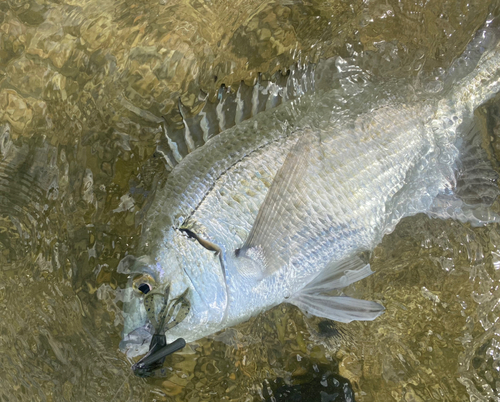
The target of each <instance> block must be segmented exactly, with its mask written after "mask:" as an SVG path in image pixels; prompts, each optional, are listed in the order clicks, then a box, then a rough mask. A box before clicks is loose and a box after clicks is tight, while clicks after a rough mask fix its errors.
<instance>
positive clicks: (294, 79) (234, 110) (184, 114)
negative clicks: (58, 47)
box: [158, 62, 323, 169]
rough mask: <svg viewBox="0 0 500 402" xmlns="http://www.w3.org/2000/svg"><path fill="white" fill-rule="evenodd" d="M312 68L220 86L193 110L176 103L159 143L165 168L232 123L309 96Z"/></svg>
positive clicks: (307, 66) (311, 86) (202, 98)
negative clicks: (213, 95) (249, 83)
mask: <svg viewBox="0 0 500 402" xmlns="http://www.w3.org/2000/svg"><path fill="white" fill-rule="evenodd" d="M321 63H323V62H321ZM315 68H316V65H315V64H312V63H309V64H304V65H301V64H297V65H294V66H292V67H291V68H290V69H289V70H287V71H286V73H285V74H284V73H282V72H280V71H278V72H277V73H275V74H274V75H273V77H272V78H271V79H270V80H269V81H266V80H263V79H262V76H261V75H259V78H258V79H257V80H256V82H255V84H254V85H253V86H248V85H246V84H245V83H244V82H243V81H242V82H241V83H240V84H239V85H238V86H236V87H228V86H225V85H224V84H222V85H221V87H220V88H219V90H218V92H217V97H216V99H215V101H212V100H210V99H209V96H208V95H206V94H205V93H203V95H204V96H198V99H197V101H195V103H194V104H193V106H192V107H188V106H186V105H185V104H183V103H182V102H181V100H179V102H178V108H177V110H173V111H172V112H170V113H169V114H168V115H167V116H164V120H165V122H164V136H163V138H162V139H161V140H160V142H159V144H158V151H159V153H160V154H161V155H163V157H164V158H165V161H166V162H167V167H168V168H169V169H173V168H174V166H176V165H177V164H178V163H179V162H180V161H181V160H182V159H183V158H184V157H185V156H186V155H187V154H189V153H191V152H192V151H194V150H195V149H196V148H198V147H200V146H203V144H205V142H207V141H208V140H209V139H210V138H212V137H213V136H215V135H217V134H219V133H220V132H222V131H224V130H227V129H228V128H231V127H233V126H234V125H235V124H238V123H240V122H242V121H244V120H247V119H249V118H251V117H253V116H255V115H256V114H258V113H260V112H263V111H265V110H269V109H271V108H274V107H277V106H279V105H280V104H281V103H283V102H287V101H290V100H293V99H297V98H298V97H300V96H302V95H304V94H306V93H311V92H312V91H313V90H314V71H315Z"/></svg>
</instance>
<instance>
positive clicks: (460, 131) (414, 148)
mask: <svg viewBox="0 0 500 402" xmlns="http://www.w3.org/2000/svg"><path fill="white" fill-rule="evenodd" d="M499 62H500V50H499V48H498V46H494V47H493V48H492V49H491V50H489V51H488V52H486V53H484V54H483V55H482V57H481V59H480V60H479V63H478V65H477V67H476V68H475V69H474V70H473V71H472V72H470V73H469V74H467V75H466V76H465V77H463V78H461V79H459V80H457V81H456V82H455V83H454V84H453V86H452V88H451V89H450V90H449V91H447V93H446V95H445V96H444V97H442V98H441V99H436V98H434V97H426V98H425V99H421V100H412V101H406V102H405V101H402V98H401V97H399V98H396V97H394V96H386V97H385V98H384V97H380V96H378V95H377V92H376V91H373V92H371V93H370V92H369V91H365V92H360V93H358V94H356V95H355V96H353V97H352V98H351V103H350V104H349V105H347V106H346V105H345V98H342V97H339V95H338V91H337V90H331V91H325V92H320V91H317V92H316V93H314V94H312V95H307V96H302V97H300V98H298V99H296V100H295V101H293V102H288V103H284V104H282V105H280V106H278V107H276V108H275V109H273V110H267V111H265V112H262V113H260V114H258V115H257V116H255V117H253V118H251V119H249V120H246V121H243V122H241V123H239V124H238V125H236V126H235V127H233V128H231V129H229V130H226V131H224V132H222V133H221V134H219V135H218V136H216V137H214V138H212V139H210V140H209V141H208V142H206V143H205V144H204V145H203V146H202V147H200V148H198V149H195V150H194V151H192V152H191V153H189V154H188V155H187V156H186V157H184V158H183V159H182V161H181V162H180V163H179V164H178V165H177V166H175V168H174V169H173V170H172V172H171V174H170V175H169V177H168V181H167V183H166V184H165V186H164V187H163V188H162V189H161V190H158V191H157V193H156V195H155V201H154V202H153V205H152V206H151V208H150V210H149V212H148V222H149V223H148V225H147V226H146V228H145V230H144V243H143V247H142V251H143V253H144V256H142V257H140V258H137V259H134V260H133V261H127V262H126V263H124V264H122V267H121V270H122V272H127V273H129V274H132V276H133V275H135V274H140V273H144V272H146V273H149V275H150V277H152V279H153V281H154V284H151V287H156V288H159V289H162V288H164V287H165V286H167V284H169V285H170V288H169V289H170V294H171V295H180V294H183V292H185V291H186V289H188V295H189V296H188V297H189V301H190V304H191V311H190V312H189V314H188V315H187V317H186V318H185V319H184V320H183V321H182V322H180V323H179V324H178V325H177V326H175V327H174V328H172V329H170V330H169V331H168V332H167V334H166V336H167V340H168V341H169V342H171V341H172V340H174V339H176V338H178V337H183V338H184V339H186V341H187V342H190V341H194V340H197V339H200V338H202V337H204V336H207V335H210V334H212V333H214V332H216V331H219V330H221V329H223V328H226V327H229V326H232V325H235V324H237V323H239V322H242V321H244V320H246V319H248V318H249V317H251V316H253V315H256V314H258V313H259V312H261V311H264V310H267V309H269V308H271V307H273V306H275V305H278V304H280V303H282V302H284V301H288V302H290V303H293V304H296V305H297V306H299V307H300V308H301V309H303V310H306V311H308V312H311V313H312V314H315V315H318V316H322V317H326V318H330V319H335V320H338V321H343V322H349V321H351V320H354V319H359V320H371V319H374V318H376V317H377V316H378V315H380V314H381V313H382V312H383V307H382V306H380V305H379V304H377V303H375V302H372V301H364V300H357V299H352V298H349V297H344V296H342V295H341V293H340V292H339V291H337V293H336V294H332V290H335V289H341V288H342V287H345V286H347V285H349V284H350V283H353V282H355V281H357V280H360V279H363V278H364V277H366V276H368V275H369V274H371V270H370V267H369V265H368V264H367V263H366V262H363V261H362V259H360V257H359V253H360V252H363V251H366V250H372V249H373V248H374V247H375V246H376V245H377V244H378V243H379V242H380V241H381V239H382V237H383V236H384V235H385V234H387V233H389V232H391V231H392V230H393V229H394V228H395V226H396V224H397V223H398V222H399V221H400V220H401V219H402V218H403V217H405V216H410V215H414V214H416V213H420V212H426V213H429V214H430V215H432V216H442V217H454V218H457V219H462V220H468V221H470V222H472V223H475V224H481V223H484V222H486V221H488V219H480V218H477V217H476V215H477V214H476V215H474V214H471V212H470V210H469V206H467V205H465V204H464V203H462V202H461V200H460V199H458V198H457V197H456V195H455V194H454V189H455V187H456V172H455V170H456V169H455V168H456V165H455V163H456V160H457V157H458V155H459V144H458V142H459V141H458V142H457V140H458V139H460V138H462V137H465V136H466V134H467V133H469V134H470V132H471V131H472V132H473V131H474V130H475V128H474V118H473V112H474V109H475V108H476V107H477V106H478V105H479V104H481V103H483V102H485V101H486V100H487V99H489V98H490V97H492V96H493V95H494V94H495V93H497V92H498V91H499V90H500V74H499V68H498V66H499ZM353 105H357V106H353ZM436 200H438V201H439V202H437V201H436ZM491 216H492V215H491ZM491 216H490V218H491V219H490V220H495V219H496V218H495V217H491ZM197 239H198V240H197ZM200 239H201V240H200ZM203 242H205V246H204V245H203ZM206 244H212V245H215V248H214V247H212V248H211V249H210V247H206ZM215 251H217V252H215ZM127 291H129V294H128V295H127V296H126V303H125V305H126V307H125V312H124V314H125V328H124V335H125V336H124V341H123V342H122V345H121V347H122V349H123V350H126V351H127V353H129V355H136V354H140V353H144V352H145V351H147V346H148V343H149V339H150V338H151V333H152V332H151V330H150V328H149V329H148V319H147V314H146V312H145V309H144V305H143V302H142V299H141V295H140V294H135V293H133V292H132V290H131V288H130V289H127ZM148 334H149V336H148Z"/></svg>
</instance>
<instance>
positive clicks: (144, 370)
mask: <svg viewBox="0 0 500 402" xmlns="http://www.w3.org/2000/svg"><path fill="white" fill-rule="evenodd" d="M184 346H186V341H185V340H184V339H183V338H178V339H176V340H175V341H174V342H172V343H167V339H166V336H165V335H161V334H155V335H153V338H152V339H151V343H150V345H149V352H148V353H147V354H146V355H145V356H144V357H143V358H142V359H141V360H139V361H138V362H137V363H135V364H134V365H133V366H132V371H133V372H134V374H135V375H136V376H137V377H152V376H155V375H157V374H161V371H162V368H163V364H164V363H165V359H166V357H167V356H168V355H171V354H172V353H175V352H177V351H178V350H180V349H182V348H183V347H184ZM159 372H160V373H159Z"/></svg>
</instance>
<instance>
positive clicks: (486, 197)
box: [428, 117, 500, 226]
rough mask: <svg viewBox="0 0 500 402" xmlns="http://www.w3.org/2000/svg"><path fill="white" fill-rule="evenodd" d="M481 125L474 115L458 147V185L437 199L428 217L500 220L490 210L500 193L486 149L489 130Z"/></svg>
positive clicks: (483, 222) (477, 223) (473, 221)
mask: <svg viewBox="0 0 500 402" xmlns="http://www.w3.org/2000/svg"><path fill="white" fill-rule="evenodd" d="M481 126H482V125H481V122H480V119H479V118H478V117H476V118H474V120H473V122H472V123H471V125H470V127H469V128H468V130H467V134H466V136H465V138H464V140H463V142H462V144H461V145H460V146H459V148H460V154H459V158H458V162H457V168H456V172H455V181H456V186H455V188H453V189H452V190H448V191H447V192H446V193H443V194H439V195H438V196H437V197H436V198H435V200H434V202H433V204H432V205H431V208H430V210H429V211H428V215H429V216H431V217H434V218H442V219H446V218H450V219H455V220H458V221H461V222H469V223H470V224H471V225H473V226H483V225H486V224H488V223H493V222H500V216H499V215H498V214H497V213H495V212H494V211H493V210H492V209H491V205H492V204H493V202H494V201H495V199H496V198H497V196H498V195H499V194H500V190H499V188H498V184H497V182H498V173H497V172H496V171H495V169H494V167H493V163H492V160H491V159H490V158H489V157H488V152H487V151H486V149H485V148H484V147H485V145H486V144H487V141H486V140H485V136H486V135H487V133H486V129H483V128H482V127H481Z"/></svg>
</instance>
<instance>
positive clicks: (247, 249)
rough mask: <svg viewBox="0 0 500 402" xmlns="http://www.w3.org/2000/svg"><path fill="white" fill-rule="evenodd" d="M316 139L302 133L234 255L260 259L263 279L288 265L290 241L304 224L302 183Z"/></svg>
mask: <svg viewBox="0 0 500 402" xmlns="http://www.w3.org/2000/svg"><path fill="white" fill-rule="evenodd" d="M318 151H319V139H318V137H317V136H316V135H315V134H314V133H313V132H312V131H309V130H308V131H306V132H304V133H303V134H302V135H301V137H300V138H299V139H298V141H297V143H296V144H295V145H294V146H293V148H292V149H291V151H290V152H289V154H288V155H287V157H286V159H285V162H284V163H283V165H282V167H281V168H280V170H279V171H278V173H277V174H276V177H275V178H274V181H273V183H272V185H271V188H270V189H269V191H268V193H267V195H266V198H265V200H264V202H263V203H262V205H261V206H260V208H259V212H258V214H257V218H256V219H255V222H254V224H253V226H252V229H251V231H250V234H249V235H248V238H247V240H246V242H245V244H244V245H243V247H241V248H240V249H238V250H236V256H237V257H241V258H245V257H246V258H251V259H253V260H259V262H260V263H261V264H260V266H264V272H262V275H263V276H267V275H271V274H272V273H273V272H275V271H276V270H278V269H279V268H280V267H281V266H283V265H284V264H286V263H287V261H288V258H289V255H290V245H289V243H290V240H289V239H290V238H291V237H292V236H293V235H294V233H296V232H297V227H299V226H301V225H303V224H304V223H306V222H304V217H303V215H304V212H305V211H306V210H307V208H306V207H305V203H306V202H307V201H306V199H307V195H304V193H303V192H304V187H303V182H304V180H305V177H306V176H307V174H310V173H311V172H310V171H309V168H310V166H311V163H310V162H311V159H312V158H314V157H317V155H316V153H317V152H318Z"/></svg>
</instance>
